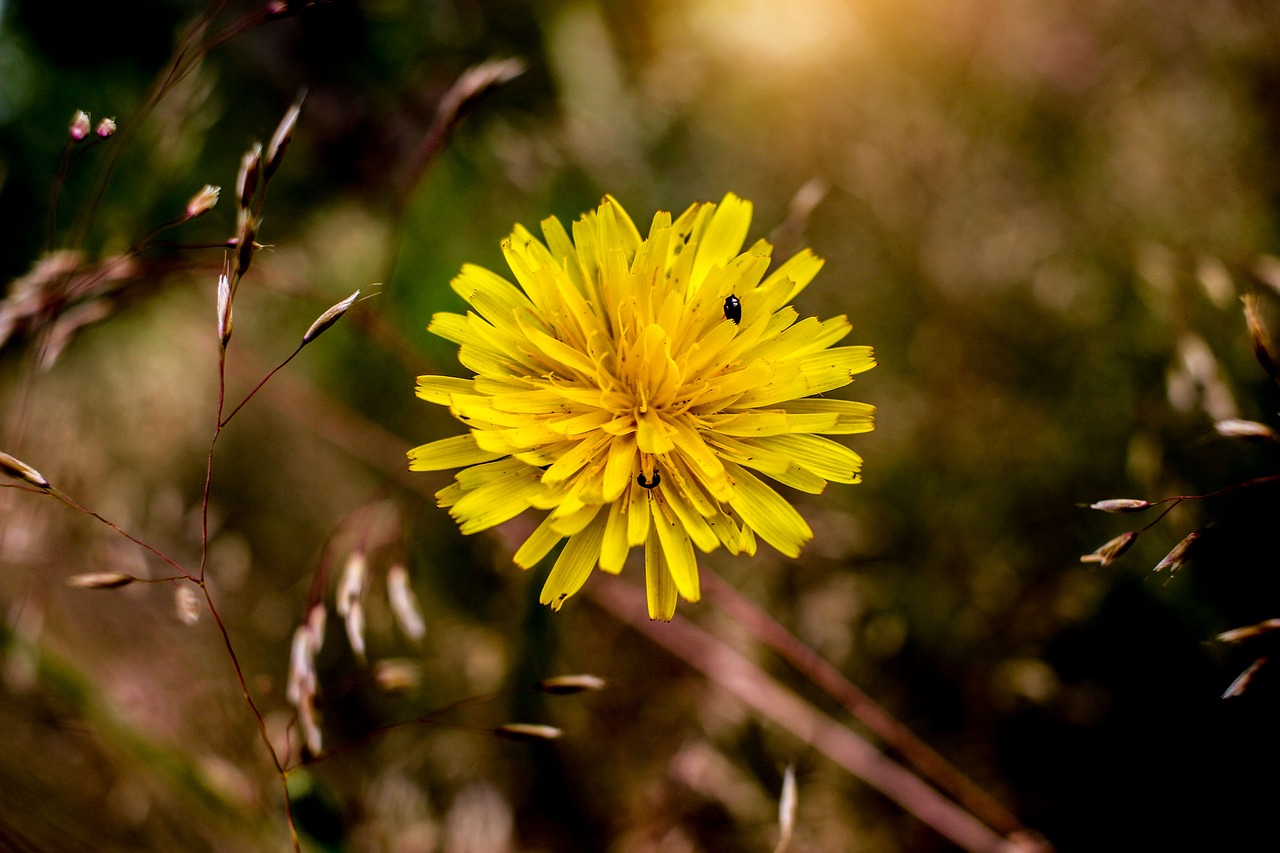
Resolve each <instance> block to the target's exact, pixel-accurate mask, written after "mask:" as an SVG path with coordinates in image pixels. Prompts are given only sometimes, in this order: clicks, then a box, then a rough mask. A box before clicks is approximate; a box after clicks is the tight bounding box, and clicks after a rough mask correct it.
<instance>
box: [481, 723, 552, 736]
mask: <svg viewBox="0 0 1280 853" xmlns="http://www.w3.org/2000/svg"><path fill="white" fill-rule="evenodd" d="M493 732H494V734H499V735H502V736H503V737H509V738H512V739H514V740H556V739H558V738H559V737H560V736H561V735H563V734H564V732H562V731H560V729H558V728H556V727H555V726H544V725H541V724H539V723H503V724H502V725H500V726H497V727H496V728H494V730H493Z"/></svg>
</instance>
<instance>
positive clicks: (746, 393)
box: [409, 195, 875, 619]
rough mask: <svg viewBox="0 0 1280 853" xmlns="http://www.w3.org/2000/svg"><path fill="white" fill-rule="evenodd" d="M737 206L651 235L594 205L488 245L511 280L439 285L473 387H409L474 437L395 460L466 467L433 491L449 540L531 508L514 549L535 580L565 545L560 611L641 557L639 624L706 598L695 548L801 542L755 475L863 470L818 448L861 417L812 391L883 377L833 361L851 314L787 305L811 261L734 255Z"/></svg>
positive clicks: (850, 479) (435, 321)
mask: <svg viewBox="0 0 1280 853" xmlns="http://www.w3.org/2000/svg"><path fill="white" fill-rule="evenodd" d="M750 222H751V205H750V203H749V202H746V201H743V200H741V199H739V198H737V197H736V196H734V195H727V196H725V198H724V200H723V201H721V202H720V203H719V204H718V205H717V204H710V203H704V204H695V205H693V206H691V207H690V208H689V209H688V210H686V211H685V212H684V213H683V214H681V215H680V216H679V217H678V218H676V219H675V220H674V221H673V220H672V218H671V214H670V213H666V212H659V213H657V214H656V215H655V216H654V217H653V224H652V225H651V226H650V229H649V236H648V238H647V239H646V238H644V237H642V236H641V235H640V232H639V231H638V230H637V229H636V226H635V225H634V224H633V223H632V221H631V218H630V217H629V216H628V215H627V213H626V211H625V210H623V209H622V206H621V205H620V204H618V202H617V201H616V200H614V199H613V198H611V197H606V198H605V199H604V200H603V201H602V202H601V204H600V206H599V208H598V209H597V210H596V211H595V212H594V213H587V214H584V215H583V216H582V218H581V219H579V220H578V221H577V222H575V223H574V224H573V235H572V237H570V235H569V233H568V232H567V231H566V230H565V228H564V226H562V225H561V224H560V222H559V220H557V219H555V218H549V219H547V220H545V221H544V222H543V223H542V233H543V237H544V239H545V243H544V242H543V241H540V240H538V239H537V238H536V237H535V236H534V235H533V234H531V233H530V232H529V231H527V230H526V229H524V228H523V227H520V226H517V227H516V229H515V231H514V233H512V235H511V236H510V237H509V238H508V239H507V240H506V241H505V242H504V243H503V244H502V249H503V253H504V255H505V256H506V259H507V263H508V264H509V265H510V267H511V271H512V273H514V275H515V279H516V281H517V282H518V286H517V285H515V284H512V283H511V282H509V281H507V280H506V279H505V278H502V277H501V276H498V275H496V274H494V273H492V272H490V271H488V270H486V269H483V268H480V267H476V266H472V265H467V266H464V267H463V269H462V273H461V274H460V275H459V276H458V277H457V278H455V279H454V280H453V289H454V290H455V291H457V292H458V293H459V294H460V295H461V296H462V297H463V299H465V300H466V301H467V302H468V303H469V304H470V305H471V307H472V308H473V309H474V311H473V312H470V313H468V314H466V315H465V316H463V315H460V314H447V313H445V314H436V315H435V316H434V317H433V318H432V321H431V326H430V330H431V331H432V332H434V333H436V334H438V335H440V336H441V337H444V338H446V339H448V340H450V341H453V342H455V343H457V344H458V345H459V354H458V358H459V361H461V363H462V365H463V366H464V367H466V368H467V369H468V370H471V371H473V372H474V373H475V378H474V379H455V378H450V377H446V376H422V377H419V379H418V389H417V393H418V396H419V397H421V398H422V399H424V400H427V401H428V402H432V403H439V404H441V405H447V406H449V408H450V411H451V412H452V413H453V414H454V416H455V417H457V418H459V419H460V420H462V421H463V422H464V423H465V424H466V425H467V426H468V427H469V428H470V432H469V433H467V434H466V435H462V436H457V437H455V438H447V439H443V440H441V441H435V442H432V443H430V444H426V445H423V446H421V447H417V448H415V449H413V450H411V451H410V452H409V460H410V462H409V467H410V468H412V469H413V470H416V471H431V470H440V469H445V468H455V467H463V470H462V471H460V472H458V474H457V476H456V479H455V481H454V482H453V483H452V484H450V485H449V486H447V487H445V488H444V489H442V490H441V491H440V492H438V493H437V495H436V497H437V498H438V499H439V502H440V505H441V506H444V507H448V508H449V511H450V514H451V515H453V517H454V518H455V519H457V521H458V522H459V524H460V525H461V528H462V532H463V533H475V532H477V531H480V530H484V529H486V528H488V527H492V526H494V525H496V524H500V523H501V522H504V521H507V520H508V519H511V518H513V517H515V516H516V515H519V514H520V513H521V512H523V511H524V510H525V509H528V508H534V509H539V510H546V511H547V515H546V517H545V518H544V519H543V521H542V522H541V524H540V525H539V526H538V527H537V528H536V529H535V530H534V531H533V533H532V534H531V535H530V536H529V538H528V539H527V540H526V541H525V542H524V544H523V545H522V546H521V547H520V548H519V550H517V551H516V554H515V562H516V563H517V564H518V565H520V566H522V567H524V568H529V567H531V566H533V565H535V564H537V563H538V562H539V561H540V560H541V559H542V558H543V557H545V556H546V555H547V554H548V553H549V552H550V551H551V550H552V549H553V548H554V547H555V546H556V545H557V544H559V543H560V541H561V540H564V539H566V538H567V539H568V541H567V542H566V543H565V545H564V547H563V549H562V550H561V552H560V554H559V557H558V558H557V559H556V561H555V564H554V566H553V567H552V569H551V573H550V575H549V576H548V578H547V581H546V584H545V586H544V587H543V590H542V597H541V600H542V602H543V603H544V604H550V605H551V606H552V607H553V608H557V609H558V608H559V607H560V606H561V605H562V604H563V603H564V601H565V600H566V599H567V598H568V597H569V596H571V595H573V594H574V593H575V592H577V591H578V590H579V589H580V588H581V587H582V585H583V583H584V582H585V581H586V579H587V576H588V575H590V574H591V571H592V569H594V568H595V567H596V566H597V565H599V566H600V568H601V569H603V570H605V571H606V572H611V573H617V572H619V571H621V570H622V567H623V563H624V562H625V560H626V557H627V554H628V553H629V552H630V550H631V549H632V548H634V547H641V546H642V547H643V548H644V555H645V574H646V581H647V583H646V585H647V588H648V601H649V616H650V617H651V618H653V619H670V618H671V617H672V615H673V614H674V613H675V606H676V595H677V593H678V594H679V595H680V596H681V597H683V598H685V599H686V600H689V601H697V600H698V598H699V597H700V593H699V586H698V567H697V563H696V561H695V556H694V549H695V548H697V549H698V550H700V551H703V552H704V553H709V552H711V551H714V550H715V549H716V548H718V547H720V546H721V545H723V546H724V547H725V548H726V549H727V550H728V551H729V552H730V553H734V554H739V553H747V554H753V553H755V550H756V537H757V536H759V537H760V538H762V539H764V540H765V541H766V542H768V543H769V544H770V545H772V546H773V547H774V548H776V549H777V550H778V551H780V552H781V553H783V554H785V555H787V556H789V557H794V556H797V555H798V554H799V553H800V549H801V547H802V546H803V545H804V544H805V542H807V541H808V540H809V539H811V538H812V536H813V533H812V531H811V530H810V529H809V525H808V524H807V523H806V522H805V520H804V519H803V518H802V517H801V516H800V514H799V513H798V512H797V511H796V510H795V509H794V508H793V507H792V506H791V504H790V503H788V502H787V500H786V499H785V498H783V497H782V496H781V495H779V494H778V492H777V491H775V490H774V488H773V487H772V486H770V485H768V484H766V483H765V482H764V481H763V480H761V479H760V478H759V477H758V476H757V474H756V473H752V472H753V471H754V472H757V473H759V474H764V475H766V476H768V477H770V478H772V479H773V480H775V481H777V482H779V483H782V484H784V485H786V486H790V487H792V488H794V489H798V490H800V491H803V492H809V493H812V494H816V493H818V492H821V491H822V490H823V488H824V487H825V486H826V484H827V482H828V481H832V482H840V483H856V482H858V481H859V480H860V479H861V478H860V475H859V471H860V469H861V465H862V459H861V458H860V457H859V456H858V455H857V454H856V453H854V452H853V451H852V450H849V449H848V448H846V447H844V446H843V445H841V444H838V443H836V442H835V441H832V440H830V439H827V438H823V437H821V436H820V435H819V434H840V433H845V434H848V433H860V432H867V431H870V430H871V429H872V427H873V424H872V418H873V415H874V413H875V410H874V408H873V407H872V406H870V405H868V404H866V403H858V402H853V401H848V400H834V399H826V398H813V395H817V394H822V393H824V392H826V391H830V390H832V389H835V388H840V387H842V386H844V385H847V384H849V383H850V382H851V381H852V380H853V377H854V375H855V374H857V373H861V372H862V371H864V370H868V369H870V368H871V367H874V366H875V360H874V359H873V358H872V354H871V348H870V347H865V346H845V347H835V348H832V344H834V343H836V342H837V341H839V340H840V339H841V338H843V337H844V336H845V335H846V334H847V333H848V332H849V329H850V325H849V321H848V320H847V319H846V318H845V317H843V316H839V317H834V318H832V319H829V320H818V319H816V318H813V317H810V318H806V319H804V320H800V319H799V315H798V314H797V313H796V311H795V310H794V309H793V308H791V307H790V306H789V305H788V303H789V302H790V301H791V299H792V298H793V297H794V296H795V295H796V294H797V293H799V292H800V291H801V290H802V289H803V288H804V287H805V285H807V284H808V283H809V282H810V281H811V280H812V279H813V277H814V275H816V274H817V272H818V270H819V269H820V268H821V267H822V261H821V260H820V259H819V258H817V257H816V256H814V255H813V254H812V253H810V252H809V251H807V250H806V251H803V252H801V253H799V254H798V255H796V256H795V257H793V258H791V259H790V260H788V261H787V262H786V263H783V264H782V265H780V266H779V267H777V268H776V269H775V270H774V271H773V272H772V273H769V274H768V275H766V272H767V270H768V267H769V264H770V259H771V258H770V255H771V253H772V246H770V245H769V244H768V243H767V242H765V241H763V240H761V241H759V242H757V243H755V244H754V245H753V246H751V248H750V249H748V250H747V251H746V252H742V251H741V249H742V243H743V240H744V238H745V237H746V233H747V229H748V227H749V225H750Z"/></svg>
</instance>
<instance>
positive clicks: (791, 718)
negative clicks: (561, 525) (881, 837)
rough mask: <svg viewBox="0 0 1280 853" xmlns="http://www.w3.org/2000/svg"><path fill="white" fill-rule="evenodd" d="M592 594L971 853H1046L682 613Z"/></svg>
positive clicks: (607, 579) (617, 594)
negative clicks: (657, 618) (670, 614)
mask: <svg viewBox="0 0 1280 853" xmlns="http://www.w3.org/2000/svg"><path fill="white" fill-rule="evenodd" d="M587 592H588V595H590V597H591V598H592V600H594V601H595V602H596V603H597V604H599V605H600V606H601V607H603V608H604V609H605V610H606V611H608V612H609V613H610V614H611V615H613V616H614V617H615V618H616V619H618V620H619V621H621V622H623V623H625V624H627V625H629V626H630V627H631V628H633V629H634V630H636V631H638V632H639V633H641V634H643V635H644V636H645V637H646V638H648V639H649V640H651V641H652V642H654V643H656V644H657V645H659V646H662V647H663V648H664V649H666V650H667V651H669V652H671V653H672V654H673V655H675V656H676V657H678V658H680V659H681V660H683V661H684V662H685V663H687V664H688V665H689V666H691V667H693V668H694V669H696V670H698V671H699V672H701V673H702V674H703V675H704V676H706V678H707V679H708V680H709V681H710V682H711V683H713V684H715V685H716V686H717V687H719V688H720V689H722V690H724V691H726V692H727V693H729V694H730V695H732V696H734V697H735V698H736V699H737V700H738V701H739V702H742V703H743V704H744V705H746V706H747V707H748V708H751V709H752V710H754V711H755V712H756V713H758V714H761V715H762V716H764V717H765V718H767V719H770V720H773V721H774V722H775V723H777V724H779V725H781V726H783V727H784V728H786V729H787V730H789V731H790V732H791V733H792V734H793V735H794V736H795V737H797V738H799V739H800V740H801V741H804V742H805V743H808V744H810V745H811V746H813V747H814V748H815V749H817V750H819V751H821V752H822V753H824V754H825V755H826V756H827V757H829V758H830V759H831V760H833V761H835V762H836V763H837V764H839V765H840V766H841V767H844V768H845V769H846V770H848V771H849V772H850V773H852V774H854V775H855V776H857V777H858V778H859V779H862V780H863V781H864V782H866V783H867V784H868V785H870V786H871V787H873V788H875V789H876V790H877V791H880V792H881V793H882V794H884V795H885V796H887V797H889V798H890V799H891V800H893V801H894V802H896V803H898V804H899V805H900V806H902V807H903V808H904V809H906V810H907V811H908V812H910V813H911V814H913V815H915V816H916V817H917V818H918V819H919V820H920V821H922V822H923V823H925V824H927V825H928V826H930V827H932V828H933V829H934V830H936V831H937V832H938V833H940V834H941V835H943V836H944V837H945V838H948V839H950V840H951V841H952V842H953V843H955V844H958V845H959V846H960V847H962V848H964V849H965V850H968V851H970V853H1019V851H1021V853H1026V851H1028V850H1032V849H1037V850H1041V851H1043V850H1047V847H1045V846H1043V845H1039V844H1038V842H1037V843H1036V845H1034V846H1033V843H1032V842H1031V841H1030V840H1027V841H1023V840H1021V839H1020V840H1019V841H1017V842H1015V841H1013V840H1010V839H1008V838H1003V837H1001V836H1000V835H999V834H997V833H996V832H993V831H992V830H991V829H990V828H989V827H987V826H986V825H985V824H984V823H983V822H982V821H980V820H978V819H977V818H976V817H974V816H973V815H972V814H970V813H969V812H967V811H965V810H964V809H963V808H961V807H960V806H958V805H957V804H956V803H954V802H952V801H951V800H949V799H947V798H946V797H944V796H943V795H942V794H941V793H939V792H938V791H937V790H936V789H935V788H932V787H930V786H929V785H928V784H926V783H925V782H923V781H922V780H921V779H920V778H919V777H917V776H916V775H914V774H913V773H911V772H910V771H909V770H907V769H906V768H904V767H903V766H902V765H900V764H898V763H896V762H894V761H893V760H892V759H890V758H888V757H887V756H886V755H884V754H883V753H882V752H880V751H879V750H878V749H876V748H875V747H874V746H872V745H871V744H870V743H868V742H867V741H866V740H864V739H863V738H862V737H861V736H859V735H858V734H856V733H855V732H854V731H853V730H852V729H849V728H848V727H846V726H843V725H841V724H840V723H838V722H836V721H835V720H833V719H831V718H830V717H829V716H827V715H826V714H824V713H822V712H821V711H819V710H818V709H817V708H815V707H813V706H812V705H811V704H809V703H808V702H806V701H805V700H804V699H802V698H800V697H799V696H797V695H796V694H795V693H793V692H792V691H790V690H788V689H786V688H785V687H783V686H782V685H780V684H778V682H777V681H775V680H774V679H772V678H771V677H769V676H768V675H767V674H766V673H765V672H763V671H762V670H761V669H760V668H759V667H758V666H756V665H755V664H754V663H752V662H751V661H750V660H748V659H747V658H746V657H744V656H743V655H742V654H740V653H739V652H738V651H736V650H735V649H733V648H731V647H730V646H728V645H727V644H725V643H724V642H722V641H720V640H719V639H717V638H716V637H714V636H712V635H711V634H709V633H708V632H706V631H705V630H703V629H702V628H699V627H697V626H696V625H694V624H692V623H691V622H689V621H688V620H687V619H684V618H681V617H679V616H677V618H676V619H675V620H673V621H671V622H667V623H659V622H652V621H650V620H649V619H648V618H647V617H646V615H645V614H646V606H645V597H644V592H643V591H641V590H640V589H638V588H636V587H635V586H633V585H632V584H629V583H627V582H626V581H623V580H621V579H619V578H615V577H611V576H609V575H604V574H603V573H597V576H596V577H593V578H592V582H591V584H590V585H588V587H587ZM1028 838H1029V837H1028Z"/></svg>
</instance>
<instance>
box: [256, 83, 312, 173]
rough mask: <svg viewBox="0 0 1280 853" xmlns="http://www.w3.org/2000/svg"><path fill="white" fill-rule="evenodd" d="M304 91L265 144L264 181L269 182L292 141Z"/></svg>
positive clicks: (304, 94) (304, 95) (300, 111)
mask: <svg viewBox="0 0 1280 853" xmlns="http://www.w3.org/2000/svg"><path fill="white" fill-rule="evenodd" d="M306 94H307V93H306V90H303V91H302V93H301V94H299V95H298V100H296V101H294V102H293V106H291V107H289V109H288V110H287V111H286V112H285V114H284V118H282V119H280V124H279V126H277V127H276V132H275V133H273V134H272V135H271V141H270V142H269V143H267V159H266V163H265V164H263V175H265V176H266V180H268V181H269V180H271V176H272V175H274V174H275V173H276V170H277V169H279V168H280V161H282V160H283V159H284V152H285V150H286V149H287V148H288V147H289V143H290V141H292V140H293V128H294V126H295V125H297V123H298V116H299V115H300V114H301V113H302V99H303V98H304V97H306Z"/></svg>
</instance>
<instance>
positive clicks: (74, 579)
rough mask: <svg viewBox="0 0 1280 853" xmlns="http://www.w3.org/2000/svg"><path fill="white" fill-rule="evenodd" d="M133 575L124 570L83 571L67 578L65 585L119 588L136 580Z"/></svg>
mask: <svg viewBox="0 0 1280 853" xmlns="http://www.w3.org/2000/svg"><path fill="white" fill-rule="evenodd" d="M136 580H137V578H135V577H134V576H133V575H126V574H125V573H124V572H84V573H83V574H79V575H72V576H71V577H69V578H67V586H74V587H79V588H80V589H119V588H120V587H122V586H128V585H129V584H131V583H133V582H134V581H136Z"/></svg>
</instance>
